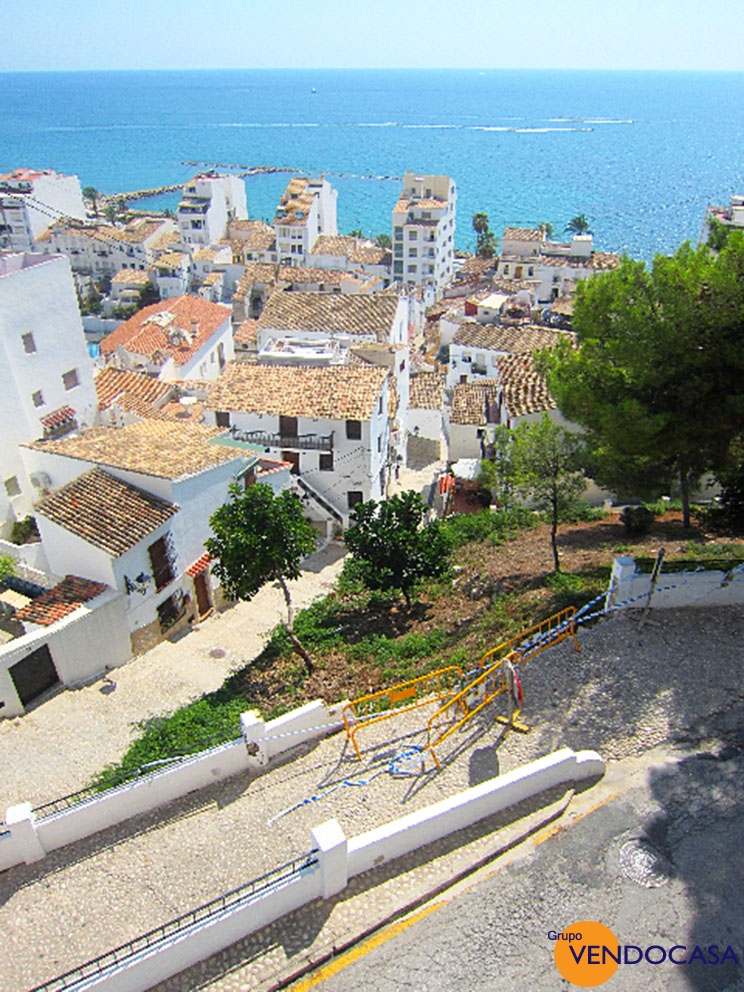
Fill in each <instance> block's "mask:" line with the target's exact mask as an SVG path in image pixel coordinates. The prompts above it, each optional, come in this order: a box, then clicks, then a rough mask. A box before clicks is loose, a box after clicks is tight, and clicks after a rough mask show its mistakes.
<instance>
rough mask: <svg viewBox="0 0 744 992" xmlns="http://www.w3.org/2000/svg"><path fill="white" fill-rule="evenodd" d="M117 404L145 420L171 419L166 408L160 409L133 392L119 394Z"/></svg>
mask: <svg viewBox="0 0 744 992" xmlns="http://www.w3.org/2000/svg"><path fill="white" fill-rule="evenodd" d="M114 402H115V403H116V405H117V406H118V407H119V408H120V409H121V410H125V411H126V412H127V413H134V414H136V415H137V416H138V417H141V418H142V419H143V420H170V419H171V418H170V417H168V416H166V413H165V410H158V408H157V407H155V406H153V405H152V404H151V403H148V402H146V401H145V400H143V399H142V398H141V397H140V396H133V395H132V394H131V393H122V394H121V395H120V396H117V397H116V399H115V401H114Z"/></svg>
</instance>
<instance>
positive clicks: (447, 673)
mask: <svg viewBox="0 0 744 992" xmlns="http://www.w3.org/2000/svg"><path fill="white" fill-rule="evenodd" d="M462 680H463V671H462V669H461V668H460V667H459V666H458V665H451V666H450V667H448V668H440V669H439V670H438V671H436V672H430V673H429V674H428V675H421V676H419V677H418V678H416V679H411V681H410V682H401V683H400V684H399V685H394V686H393V687H392V688H390V689H381V690H380V691H379V692H373V693H370V694H369V695H368V696H360V698H359V699H354V700H352V702H350V703H347V704H346V706H344V708H343V711H342V716H343V720H344V726H345V727H346V736H347V738H348V740H350V741H351V743H352V744H353V745H354V750H355V751H356V754H357V757H358V758H359V759H360V760H361V757H362V754H361V751H360V750H359V745H358V744H357V740H356V734H357V731H358V730H360V729H361V728H362V727H369V726H371V724H373V723H377V722H379V721H380V720H388V719H389V718H390V717H392V716H395V715H397V714H398V713H403V712H405V711H407V710H413V709H416V708H417V707H419V706H424V705H426V703H431V702H434V701H436V700H438V699H444V698H445V697H446V696H451V695H452V694H453V693H455V692H458V691H459V689H460V687H461V686H462ZM401 704H404V705H401Z"/></svg>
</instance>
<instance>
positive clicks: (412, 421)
mask: <svg viewBox="0 0 744 992" xmlns="http://www.w3.org/2000/svg"><path fill="white" fill-rule="evenodd" d="M444 385H445V382H444V376H443V375H442V373H441V372H417V373H416V374H415V375H412V376H411V393H410V400H409V404H408V452H407V455H408V463H409V465H412V466H415V465H419V464H428V463H429V462H432V461H438V460H439V459H440V458H442V457H443V456H444V454H445V452H446V449H447V445H446V431H445V421H444V406H445V392H444Z"/></svg>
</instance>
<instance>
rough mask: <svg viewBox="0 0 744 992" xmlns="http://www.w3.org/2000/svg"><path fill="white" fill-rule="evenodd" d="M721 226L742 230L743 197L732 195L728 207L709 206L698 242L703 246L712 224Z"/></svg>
mask: <svg viewBox="0 0 744 992" xmlns="http://www.w3.org/2000/svg"><path fill="white" fill-rule="evenodd" d="M714 221H715V222H717V223H718V224H721V225H723V227H724V228H732V227H733V228H739V229H740V230H741V229H742V228H744V195H741V194H738V195H737V194H734V195H732V197H731V204H730V206H728V207H718V206H712V205H709V206H708V207H707V209H706V211H705V217H704V219H703V230H702V232H701V235H700V241H701V243H702V244H705V243H706V242H707V241H708V237H709V235H710V229H711V225H712V224H713V222H714Z"/></svg>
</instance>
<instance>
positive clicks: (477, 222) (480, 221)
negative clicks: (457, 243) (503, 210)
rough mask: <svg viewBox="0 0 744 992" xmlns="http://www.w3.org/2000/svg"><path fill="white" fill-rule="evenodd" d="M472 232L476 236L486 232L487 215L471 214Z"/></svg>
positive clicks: (481, 213)
mask: <svg viewBox="0 0 744 992" xmlns="http://www.w3.org/2000/svg"><path fill="white" fill-rule="evenodd" d="M473 230H474V231H475V233H476V234H486V233H487V232H488V214H484V213H483V212H480V213H477V214H473Z"/></svg>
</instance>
